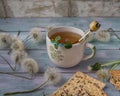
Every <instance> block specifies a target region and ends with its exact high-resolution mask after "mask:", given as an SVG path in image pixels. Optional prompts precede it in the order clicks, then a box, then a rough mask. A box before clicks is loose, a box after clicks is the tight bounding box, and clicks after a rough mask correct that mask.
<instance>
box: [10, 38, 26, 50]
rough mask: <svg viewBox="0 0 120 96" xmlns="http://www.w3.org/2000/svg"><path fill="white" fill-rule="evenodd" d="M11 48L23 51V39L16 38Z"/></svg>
mask: <svg viewBox="0 0 120 96" xmlns="http://www.w3.org/2000/svg"><path fill="white" fill-rule="evenodd" d="M11 49H12V51H14V50H15V51H16V50H18V51H23V50H24V49H25V48H24V44H23V42H22V41H21V40H19V39H15V40H14V42H13V43H12V45H11Z"/></svg>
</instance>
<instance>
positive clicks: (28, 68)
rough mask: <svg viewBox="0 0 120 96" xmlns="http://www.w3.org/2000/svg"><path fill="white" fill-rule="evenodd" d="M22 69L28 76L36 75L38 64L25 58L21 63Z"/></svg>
mask: <svg viewBox="0 0 120 96" xmlns="http://www.w3.org/2000/svg"><path fill="white" fill-rule="evenodd" d="M21 67H22V69H23V70H24V71H25V72H28V73H30V74H36V73H37V72H38V71H39V66H38V63H37V62H36V61H35V60H34V59H32V58H26V59H24V60H23V61H22V66H21Z"/></svg>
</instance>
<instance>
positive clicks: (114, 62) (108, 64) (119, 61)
mask: <svg viewBox="0 0 120 96" xmlns="http://www.w3.org/2000/svg"><path fill="white" fill-rule="evenodd" d="M119 63H120V60H117V61H112V62H108V63H104V64H102V65H101V67H105V66H110V65H114V64H119Z"/></svg>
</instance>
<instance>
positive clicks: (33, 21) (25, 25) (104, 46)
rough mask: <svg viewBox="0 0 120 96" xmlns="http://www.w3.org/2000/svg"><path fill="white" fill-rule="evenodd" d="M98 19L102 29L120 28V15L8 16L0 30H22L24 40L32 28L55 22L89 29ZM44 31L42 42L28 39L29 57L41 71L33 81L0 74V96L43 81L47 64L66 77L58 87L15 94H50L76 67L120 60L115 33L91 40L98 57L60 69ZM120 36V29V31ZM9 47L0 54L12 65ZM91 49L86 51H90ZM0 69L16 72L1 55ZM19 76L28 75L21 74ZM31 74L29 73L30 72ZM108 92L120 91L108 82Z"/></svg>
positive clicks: (115, 94)
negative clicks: (109, 38) (48, 53)
mask: <svg viewBox="0 0 120 96" xmlns="http://www.w3.org/2000/svg"><path fill="white" fill-rule="evenodd" d="M94 19H95V20H98V21H99V22H100V23H101V24H102V28H103V29H104V28H105V29H107V28H110V27H112V28H113V29H115V30H120V27H119V26H120V18H100V17H96V18H92V17H90V18H88V17H85V18H8V19H0V29H2V30H5V31H8V33H10V34H11V35H16V34H17V31H19V30H20V31H21V34H20V36H19V38H20V39H22V40H23V39H24V38H25V37H26V36H27V34H28V32H29V30H30V29H31V28H33V27H37V26H40V27H46V26H51V25H53V24H55V25H57V26H74V27H77V28H81V29H83V30H86V29H88V25H89V23H90V22H91V21H92V20H94ZM42 33H43V41H42V42H41V43H40V44H39V45H36V44H34V43H33V42H31V41H29V42H26V46H28V45H29V46H28V47H27V49H26V51H27V52H28V55H29V57H31V58H34V59H35V60H36V61H37V62H38V64H39V67H40V68H39V69H40V71H39V73H38V75H37V76H36V78H35V79H34V80H31V81H29V80H25V79H20V78H16V77H13V76H9V75H5V74H4V75H3V74H0V96H3V93H5V92H11V91H16V90H18V91H19V90H25V89H26V90H27V89H31V88H34V87H35V86H37V85H38V84H39V83H42V81H44V76H43V74H44V71H45V70H46V69H47V67H48V66H52V67H56V68H57V69H58V70H59V71H60V72H61V73H62V76H63V77H64V80H63V81H62V82H61V84H60V85H58V86H45V87H43V88H42V89H41V90H39V91H38V92H35V93H30V94H25V95H14V96H44V94H43V93H45V96H50V94H52V93H53V92H54V91H55V90H56V89H57V88H59V87H60V86H61V85H62V84H63V83H65V82H66V81H67V80H68V79H69V78H70V77H71V76H72V75H73V74H74V73H75V72H76V71H77V70H80V71H83V72H88V70H87V66H88V65H91V64H94V63H96V62H101V63H105V62H110V61H114V60H119V59H120V50H119V49H120V44H119V42H120V41H119V40H118V39H116V37H114V36H112V38H111V40H110V41H109V42H107V43H103V42H99V41H94V42H91V43H92V44H94V45H95V46H96V48H97V53H96V56H95V57H94V58H93V59H91V60H87V61H82V62H81V63H80V64H78V65H77V66H75V67H72V68H68V69H65V68H59V67H57V66H55V65H54V64H53V63H52V62H51V61H50V59H49V57H48V55H47V50H46V43H45V42H46V41H45V35H46V31H45V30H42ZM117 34H118V35H119V36H120V32H117ZM7 52H8V49H0V54H1V55H3V56H4V57H5V58H6V59H7V60H8V61H9V62H10V63H11V64H12V65H13V66H14V64H13V62H12V61H11V59H10V56H9V55H7ZM89 52H90V50H87V51H86V54H88V53H89ZM118 68H119V69H120V66H119V67H118ZM0 71H7V72H13V71H12V70H11V69H10V68H9V66H8V65H7V64H6V63H5V62H4V61H3V60H2V59H1V58H0ZM17 72H22V71H21V70H17ZM87 74H89V75H91V76H93V77H96V75H95V74H94V73H87ZM20 75H25V74H23V73H21V74H20ZM27 76H28V75H27ZM105 92H106V93H108V96H119V95H120V92H119V91H117V90H115V88H114V86H113V85H111V84H110V83H109V82H107V88H105Z"/></svg>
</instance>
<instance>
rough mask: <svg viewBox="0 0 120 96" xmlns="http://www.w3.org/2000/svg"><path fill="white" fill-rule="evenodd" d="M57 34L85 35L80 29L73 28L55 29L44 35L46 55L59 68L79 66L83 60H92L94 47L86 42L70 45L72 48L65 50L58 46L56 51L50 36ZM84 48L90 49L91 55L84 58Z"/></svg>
mask: <svg viewBox="0 0 120 96" xmlns="http://www.w3.org/2000/svg"><path fill="white" fill-rule="evenodd" d="M57 32H73V33H77V34H79V35H81V36H83V35H85V34H84V32H83V31H82V30H81V29H78V28H75V27H67V26H66V27H55V28H52V29H50V30H49V31H48V32H47V34H46V46H47V53H48V56H49V58H50V60H51V61H52V62H53V63H54V64H56V65H57V66H59V67H64V68H69V67H73V66H75V65H77V64H79V63H80V62H81V61H83V60H87V59H90V58H92V57H93V56H94V55H95V47H94V45H92V44H90V43H87V42H86V40H82V42H78V43H75V44H72V48H69V49H66V48H65V47H63V46H58V48H57V49H56V48H55V46H54V44H53V43H52V42H51V40H50V37H51V35H53V34H55V33H57ZM86 48H90V49H91V50H92V51H91V54H90V55H88V56H84V51H85V49H86Z"/></svg>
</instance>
